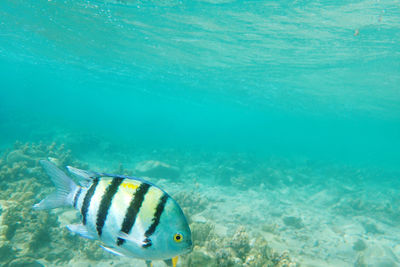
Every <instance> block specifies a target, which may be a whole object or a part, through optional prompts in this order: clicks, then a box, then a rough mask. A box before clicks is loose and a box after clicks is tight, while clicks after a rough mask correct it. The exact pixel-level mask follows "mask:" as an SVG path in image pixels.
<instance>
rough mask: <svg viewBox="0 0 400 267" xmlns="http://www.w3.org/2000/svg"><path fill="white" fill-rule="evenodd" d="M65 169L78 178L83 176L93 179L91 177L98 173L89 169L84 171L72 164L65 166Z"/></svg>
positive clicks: (96, 175) (86, 178)
mask: <svg viewBox="0 0 400 267" xmlns="http://www.w3.org/2000/svg"><path fill="white" fill-rule="evenodd" d="M67 169H68V171H69V172H70V173H72V174H75V175H76V176H78V177H80V178H84V179H85V180H89V181H91V180H93V178H96V177H98V176H99V175H98V173H95V172H91V171H85V170H81V169H78V168H75V167H72V166H67Z"/></svg>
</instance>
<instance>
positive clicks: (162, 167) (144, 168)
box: [135, 160, 180, 179]
mask: <svg viewBox="0 0 400 267" xmlns="http://www.w3.org/2000/svg"><path fill="white" fill-rule="evenodd" d="M135 173H136V174H138V175H142V176H147V177H154V178H168V179H177V178H179V176H180V170H179V169H178V168H177V167H175V166H171V165H169V164H167V163H164V162H161V161H157V160H146V161H142V162H139V163H138V164H137V165H136V168H135Z"/></svg>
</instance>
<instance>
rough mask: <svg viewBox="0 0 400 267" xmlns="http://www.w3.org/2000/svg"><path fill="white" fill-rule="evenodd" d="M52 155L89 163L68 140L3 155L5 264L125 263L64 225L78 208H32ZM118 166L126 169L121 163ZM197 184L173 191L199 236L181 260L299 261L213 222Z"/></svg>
mask: <svg viewBox="0 0 400 267" xmlns="http://www.w3.org/2000/svg"><path fill="white" fill-rule="evenodd" d="M47 157H52V158H54V159H53V161H54V162H55V163H56V164H57V165H59V166H60V167H64V166H66V165H72V166H76V167H79V168H82V169H85V168H87V166H85V165H84V164H82V163H80V162H78V161H77V160H75V159H74V158H73V156H72V154H71V152H70V151H69V150H68V149H66V148H65V146H64V145H57V144H54V143H53V144H43V143H39V144H22V143H16V144H15V146H14V148H13V149H10V150H7V151H5V152H4V153H3V155H2V156H1V157H0V266H4V267H19V266H28V267H40V266H72V265H74V266H75V265H76V266H78V265H79V264H80V265H79V266H89V265H90V264H88V261H91V262H92V263H93V264H92V266H95V265H96V263H98V262H100V261H103V262H104V261H106V260H109V261H110V264H113V266H122V265H120V264H119V263H118V261H121V262H123V259H122V258H120V257H117V256H113V255H111V254H108V253H106V252H104V251H103V250H102V249H101V248H99V246H98V245H99V244H100V243H99V242H98V241H88V240H86V239H84V238H81V237H78V236H75V235H72V234H71V233H70V232H69V231H68V230H67V229H66V228H65V227H64V226H65V224H66V223H76V222H78V221H79V216H77V213H76V212H75V211H73V210H68V209H54V210H50V211H33V210H32V205H33V204H34V203H36V202H37V201H39V200H40V199H43V198H44V197H45V196H47V195H48V194H49V193H51V192H52V191H54V186H53V185H52V184H51V181H50V179H49V178H48V176H47V174H45V172H44V171H43V169H42V167H41V166H40V164H39V160H41V159H44V158H47ZM153 167H154V166H153ZM156 167H157V168H156V170H157V172H156V173H157V175H158V174H159V172H161V171H162V172H163V175H162V177H167V176H169V175H165V174H166V173H168V174H171V175H170V177H169V178H170V180H174V179H176V178H177V177H178V173H177V171H178V170H177V169H175V168H173V167H171V166H164V165H163V166H162V168H160V167H159V165H157V166H156ZM167 167H168V168H167ZM150 169H151V168H150ZM167 169H168V170H167ZM119 171H121V172H127V171H126V170H124V169H123V167H122V165H121V166H120V170H119ZM129 174H131V173H129ZM172 174H173V175H172ZM148 175H150V174H149V173H148ZM157 175H156V176H157ZM180 175H181V176H182V175H183V173H181V174H180ZM175 186H176V185H175ZM196 188H197V187H195V188H194V189H193V188H191V189H186V190H177V193H176V195H174V196H173V197H174V198H175V199H176V201H177V202H178V203H179V204H180V205H181V206H182V208H183V210H184V212H185V214H186V215H187V217H188V219H189V222H190V226H191V229H192V232H193V242H194V249H193V251H192V252H191V253H189V254H187V255H184V256H183V257H182V260H181V261H180V262H179V266H181V267H182V266H188V267H195V266H199V267H200V266H201V267H203V266H210V267H217V266H221V267H230V266H232V267H239V266H254V267H289V266H291V267H294V266H299V265H298V264H297V263H295V262H293V261H292V260H291V259H290V257H289V255H288V254H287V253H277V252H275V251H274V250H273V249H272V248H271V247H270V245H269V244H268V242H267V240H266V239H264V238H263V237H261V235H257V234H256V233H252V234H250V233H249V232H247V231H246V228H245V227H243V226H239V225H238V226H237V229H236V231H234V232H232V233H231V234H226V233H222V234H221V233H220V232H218V231H216V226H215V225H214V224H213V222H211V221H210V220H208V219H206V218H205V217H204V216H203V215H204V213H207V209H209V208H210V207H212V205H211V204H212V202H210V201H208V200H206V199H205V198H203V196H202V194H201V193H199V192H197V191H196V190H197V189H196ZM180 189H182V188H180ZM214 206H215V203H214ZM214 208H215V207H214ZM206 217H207V216H206ZM199 218H200V219H199ZM232 230H235V229H232ZM360 261H361V260H360ZM77 264H78V265H77ZM121 264H122V263H121Z"/></svg>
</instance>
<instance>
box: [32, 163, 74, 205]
mask: <svg viewBox="0 0 400 267" xmlns="http://www.w3.org/2000/svg"><path fill="white" fill-rule="evenodd" d="M40 164H42V166H43V168H44V169H45V170H46V172H47V174H48V175H49V176H50V179H51V181H52V182H53V183H54V185H55V186H56V191H55V192H54V193H52V194H51V195H49V196H47V197H46V198H45V199H43V200H42V201H40V202H39V203H37V204H35V205H33V209H35V210H44V209H54V208H58V207H63V206H69V205H71V206H72V204H73V198H74V195H75V193H76V191H77V190H78V186H77V185H76V184H75V182H74V181H72V180H71V178H69V177H68V176H67V175H66V174H65V173H64V172H63V171H61V170H60V169H59V168H57V167H56V165H54V164H53V163H51V162H49V161H47V160H41V161H40Z"/></svg>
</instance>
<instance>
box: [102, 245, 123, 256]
mask: <svg viewBox="0 0 400 267" xmlns="http://www.w3.org/2000/svg"><path fill="white" fill-rule="evenodd" d="M100 247H101V248H102V249H104V250H105V251H107V252H110V253H111V254H114V255H117V256H125V255H124V254H122V253H121V252H118V251H117V250H115V249H113V248H109V247H105V246H103V245H100Z"/></svg>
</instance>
